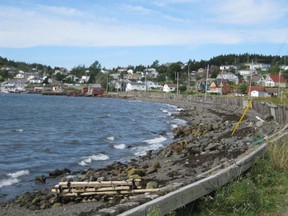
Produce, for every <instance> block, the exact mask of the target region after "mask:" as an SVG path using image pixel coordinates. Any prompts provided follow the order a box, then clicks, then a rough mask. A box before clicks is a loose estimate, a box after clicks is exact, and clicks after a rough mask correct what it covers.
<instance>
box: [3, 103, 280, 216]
mask: <svg viewBox="0 0 288 216" xmlns="http://www.w3.org/2000/svg"><path fill="white" fill-rule="evenodd" d="M130 99H131V98H130ZM133 99H137V98H133ZM140 99H141V100H143V98H140ZM145 100H149V101H152V99H145ZM156 101H157V102H163V103H168V104H173V105H176V106H178V107H179V108H183V110H182V111H180V114H179V115H177V118H180V119H183V120H185V121H186V122H187V124H186V125H185V126H179V127H177V128H175V129H173V134H174V141H173V142H172V143H171V144H170V145H168V146H166V147H165V148H163V149H160V150H158V151H156V152H152V151H149V152H147V154H146V155H145V156H142V157H139V158H135V159H133V160H131V161H130V162H129V163H127V164H123V163H120V162H115V163H113V164H111V165H109V166H107V167H105V168H101V169H88V170H84V171H81V172H80V173H79V174H78V175H77V177H74V179H72V180H69V181H89V182H91V181H107V180H108V181H115V180H127V179H141V188H145V189H155V188H158V189H159V190H158V192H157V193H143V194H140V195H122V194H118V195H113V196H111V195H105V194H104V195H103V194H102V195H97V196H85V197H82V198H79V197H76V198H74V197H73V198H67V197H62V196H56V195H55V194H53V193H52V192H51V188H50V189H47V190H42V191H37V192H33V193H30V192H27V193H25V194H23V195H21V196H18V197H16V198H15V199H14V200H12V201H10V202H8V203H4V204H2V205H1V207H0V215H20V214H22V215H23V214H24V215H54V216H56V215H117V214H118V213H121V212H123V211H125V210H128V209H129V208H131V207H135V206H137V205H140V204H142V203H145V202H147V201H149V200H151V199H155V198H156V197H159V196H162V195H164V194H166V193H168V192H170V191H173V190H175V189H176V188H179V187H182V186H184V185H187V184H190V183H193V182H195V181H197V180H199V179H201V178H203V175H201V174H203V173H204V172H206V171H208V170H211V169H213V168H217V167H219V166H221V165H222V164H224V163H227V162H229V161H231V160H233V159H235V158H237V157H239V156H240V155H242V154H243V153H245V152H247V151H249V150H251V149H253V148H255V145H254V144H253V142H255V141H257V140H259V139H262V138H263V137H265V136H269V135H270V134H273V133H275V131H277V130H279V129H280V128H279V127H280V126H279V125H278V124H276V123H275V122H274V121H273V120H271V119H269V118H267V119H266V120H265V121H259V120H258V119H256V115H257V113H255V111H253V110H250V111H249V112H248V113H247V114H246V116H245V117H244V119H243V121H242V123H241V124H240V126H239V128H238V130H237V131H236V133H235V134H234V136H232V135H231V133H232V130H233V129H234V127H235V125H236V123H237V121H238V120H239V119H240V117H241V115H242V113H243V108H239V107H234V106H230V107H227V106H225V107H224V106H220V105H215V104H208V103H196V102H195V103H193V102H185V101H175V100H173V101H171V100H161V101H159V100H156ZM175 117H176V116H175ZM56 171H57V172H56V173H55V172H54V173H50V177H57V176H61V178H62V180H67V179H65V173H67V172H69V170H65V169H63V170H56ZM53 174H54V176H53ZM58 178H59V177H58ZM45 179H46V177H45V176H42V179H41V177H39V179H38V180H39V181H41V180H42V181H44V182H45ZM59 181H60V178H59Z"/></svg>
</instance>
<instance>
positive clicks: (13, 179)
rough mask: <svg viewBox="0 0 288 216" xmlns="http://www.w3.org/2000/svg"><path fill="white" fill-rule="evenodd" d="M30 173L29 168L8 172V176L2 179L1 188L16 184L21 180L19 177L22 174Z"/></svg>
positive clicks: (0, 181)
mask: <svg viewBox="0 0 288 216" xmlns="http://www.w3.org/2000/svg"><path fill="white" fill-rule="evenodd" d="M29 174H30V172H29V170H20V171H17V172H14V173H8V174H6V176H7V177H8V178H5V179H1V180H0V188H2V187H5V186H10V185H13V184H16V183H18V182H20V179H19V178H20V177H21V176H25V175H29Z"/></svg>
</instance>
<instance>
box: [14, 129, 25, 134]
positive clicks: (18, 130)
mask: <svg viewBox="0 0 288 216" xmlns="http://www.w3.org/2000/svg"><path fill="white" fill-rule="evenodd" d="M12 131H15V132H19V133H22V132H23V131H24V129H23V128H16V129H13V130H12Z"/></svg>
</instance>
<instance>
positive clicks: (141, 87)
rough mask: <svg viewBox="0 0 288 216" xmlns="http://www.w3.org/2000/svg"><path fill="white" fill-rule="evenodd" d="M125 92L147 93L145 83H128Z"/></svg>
mask: <svg viewBox="0 0 288 216" xmlns="http://www.w3.org/2000/svg"><path fill="white" fill-rule="evenodd" d="M125 91H146V85H145V83H136V82H133V83H132V82H131V83H127V85H126V89H125Z"/></svg>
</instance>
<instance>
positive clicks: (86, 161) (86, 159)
mask: <svg viewBox="0 0 288 216" xmlns="http://www.w3.org/2000/svg"><path fill="white" fill-rule="evenodd" d="M108 159H109V156H107V155H105V154H101V153H99V154H93V155H90V156H88V157H84V158H83V160H82V161H80V162H79V163H78V164H79V165H80V166H88V164H90V163H92V162H93V161H98V160H108Z"/></svg>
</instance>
